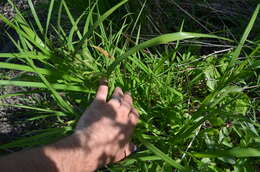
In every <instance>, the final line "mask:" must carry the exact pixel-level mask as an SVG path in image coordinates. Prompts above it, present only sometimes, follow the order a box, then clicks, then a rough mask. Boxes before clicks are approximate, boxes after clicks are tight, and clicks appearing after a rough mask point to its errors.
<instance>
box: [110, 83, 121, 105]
mask: <svg viewBox="0 0 260 172" xmlns="http://www.w3.org/2000/svg"><path fill="white" fill-rule="evenodd" d="M123 95H124V93H123V91H122V89H121V88H119V87H116V89H115V91H114V93H113V95H112V98H111V99H110V100H109V102H108V103H109V104H111V105H112V106H113V107H115V108H118V107H119V106H120V105H121V101H122V98H123Z"/></svg>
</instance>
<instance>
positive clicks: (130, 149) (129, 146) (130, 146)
mask: <svg viewBox="0 0 260 172" xmlns="http://www.w3.org/2000/svg"><path fill="white" fill-rule="evenodd" d="M136 149H137V148H136V146H135V145H134V144H133V143H129V144H127V145H126V148H125V157H128V156H129V155H131V154H132V153H133V152H135V151H136Z"/></svg>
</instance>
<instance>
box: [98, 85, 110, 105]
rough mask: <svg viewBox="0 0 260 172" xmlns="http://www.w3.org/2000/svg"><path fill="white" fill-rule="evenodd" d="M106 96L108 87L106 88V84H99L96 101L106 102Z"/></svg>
mask: <svg viewBox="0 0 260 172" xmlns="http://www.w3.org/2000/svg"><path fill="white" fill-rule="evenodd" d="M107 94H108V86H107V84H106V83H101V85H100V86H99V87H98V90H97V94H96V100H99V101H103V102H106V100H107Z"/></svg>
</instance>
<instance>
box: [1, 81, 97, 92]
mask: <svg viewBox="0 0 260 172" xmlns="http://www.w3.org/2000/svg"><path fill="white" fill-rule="evenodd" d="M0 85H6V86H20V87H32V88H45V89H46V88H48V87H47V86H46V85H45V84H43V83H41V82H26V81H9V80H0ZM51 85H52V87H53V88H54V89H56V90H64V91H75V92H83V93H95V91H92V90H87V89H85V88H82V87H79V86H70V85H64V84H51Z"/></svg>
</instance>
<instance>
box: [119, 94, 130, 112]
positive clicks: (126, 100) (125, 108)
mask: <svg viewBox="0 0 260 172" xmlns="http://www.w3.org/2000/svg"><path fill="white" fill-rule="evenodd" d="M132 105H133V100H132V97H131V95H130V94H129V93H125V94H124V97H123V98H122V102H121V106H120V109H121V111H122V112H123V113H124V114H126V115H128V114H129V112H130V111H131V109H132Z"/></svg>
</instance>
